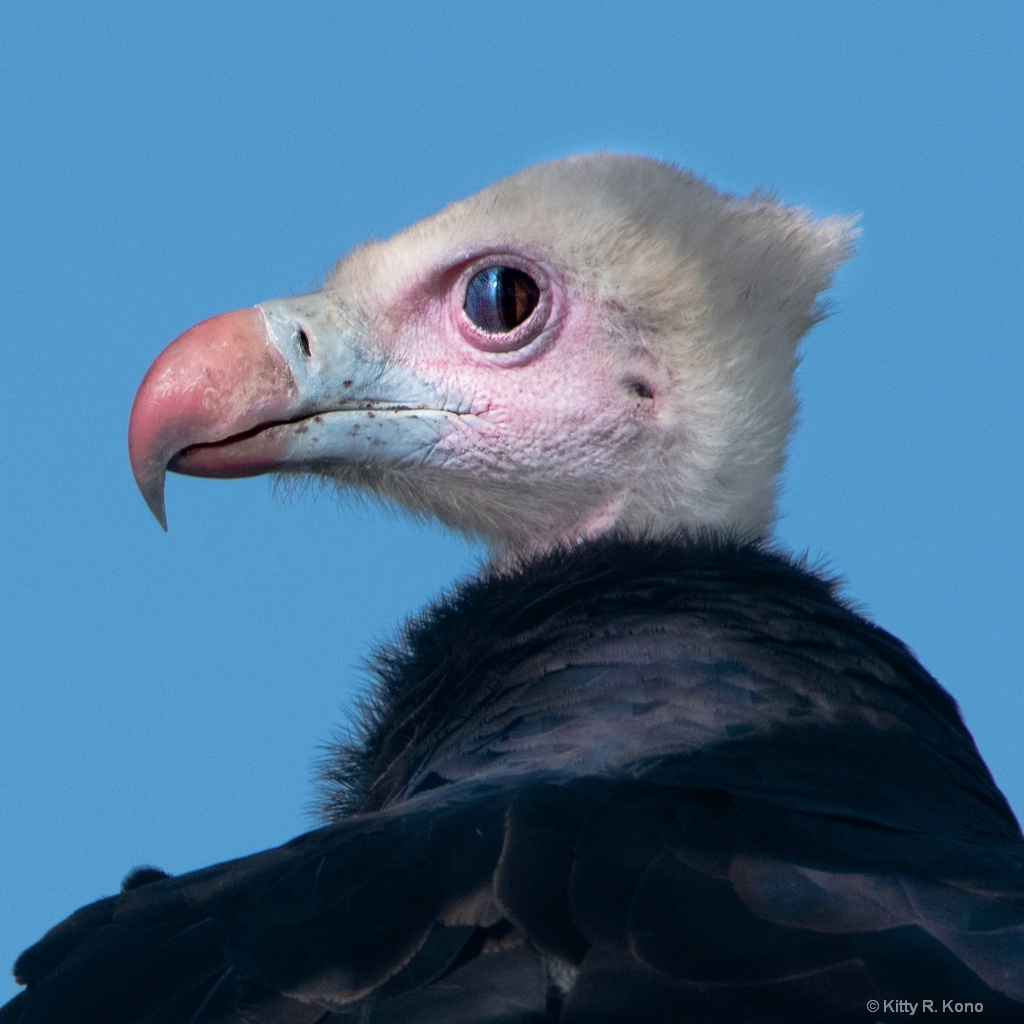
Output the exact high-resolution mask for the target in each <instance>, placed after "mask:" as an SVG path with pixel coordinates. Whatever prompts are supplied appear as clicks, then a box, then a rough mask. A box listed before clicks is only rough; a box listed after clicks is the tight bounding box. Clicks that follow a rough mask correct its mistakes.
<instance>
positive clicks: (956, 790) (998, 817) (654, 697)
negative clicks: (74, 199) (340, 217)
mask: <svg viewBox="0 0 1024 1024" xmlns="http://www.w3.org/2000/svg"><path fill="white" fill-rule="evenodd" d="M854 234H855V228H854V225H853V223H852V222H851V221H850V220H848V219H844V218H840V217H832V218H826V219H818V218H815V217H814V216H812V215H811V214H809V213H808V212H807V211H805V210H802V209H799V208H794V207H791V206H787V205H784V204H782V203H781V202H779V201H778V200H776V199H775V198H773V197H772V196H770V195H768V194H765V193H761V192H757V193H754V194H753V195H751V196H748V197H739V196H733V195H728V194H725V193H722V192H719V191H717V190H716V189H714V188H713V187H711V186H710V185H708V184H707V183H706V182H705V181H703V180H702V179H700V178H698V177H696V176H694V175H692V174H690V173H686V172H683V171H680V170H678V169H676V168H674V167H671V166H668V165H666V164H663V163H659V162H656V161H653V160H649V159H645V158H640V157H634V156H625V155H609V154H593V155H588V156H581V157H575V158H570V159H563V160H557V161H554V162H550V163H546V164H542V165H539V166H536V167H533V168H530V169H527V170H525V171H523V172H521V173H519V174H517V175H515V176H513V177H511V178H508V179H506V180H504V181H501V182H499V183H497V184H495V185H492V186H491V187H489V188H487V189H485V190H484V191H483V192H481V193H480V194H478V195H476V196H473V197H471V198H469V199H465V200H463V201H461V202H457V203H455V204H453V205H452V206H450V207H448V208H447V209H445V210H443V211H442V212H441V213H439V214H437V215H436V216H433V217H431V218H429V219H427V220H425V221H423V222H422V223H420V224H417V225H415V226H414V227H412V228H409V229H407V230H406V231H404V232H402V233H400V234H398V235H397V236H395V237H394V238H392V239H391V240H389V241H385V242H372V243H369V244H366V245H364V246H362V247H360V248H357V249H355V250H354V251H353V252H351V253H350V254H349V255H347V256H346V257H345V258H343V259H342V260H341V262H340V263H339V264H338V266H337V268H336V269H335V270H334V272H333V273H332V274H331V275H330V277H329V279H328V281H327V283H326V284H325V286H324V287H323V288H322V290H320V291H317V292H314V293H312V294H308V295H300V296H298V297H295V298H290V299H280V300H274V301H270V302H264V303H261V304H260V305H258V306H256V307H255V308H252V309H248V310H243V311H236V312H231V313H226V314H224V315H222V316H218V317H215V318H213V319H211V320H207V321H205V322H203V323H201V324H199V325H198V326H196V327H193V328H192V329H191V330H189V331H187V332H186V333H185V334H183V335H182V336H181V337H180V338H178V340H176V341H175V342H173V343H172V344H171V345H170V347H169V348H167V349H166V350H165V351H164V352H163V353H162V354H161V355H160V356H159V357H158V358H157V360H156V362H155V363H154V364H153V366H152V368H151V369H150V370H149V372H148V374H147V375H146V377H145V379H144V381H143V383H142V385H141V388H140V390H139V393H138V396H137V398H136V401H135V405H134V408H133V410H132V416H131V425H130V430H129V447H130V455H131V461H132V465H133V468H134V471H135V475H136V479H137V480H138V483H139V486H140V488H141V490H142V493H143V495H144V496H145V499H146V501H147V502H148V503H149V506H150V508H151V509H152V511H153V512H154V513H155V514H156V516H157V518H158V519H159V520H160V521H161V522H164V521H165V520H164V497H163V494H164V478H165V475H166V472H167V471H168V470H171V471H173V472H177V473H187V474H193V475H196V476H208V477H241V476H248V475H254V474H262V473H275V474H282V475H284V476H286V477H287V476H290V475H296V474H298V475H306V476H312V477H313V478H317V479H322V480H324V481H326V482H328V483H330V484H333V485H336V486H337V487H339V488H341V489H343V490H346V491H348V490H350V489H353V488H354V489H357V490H359V491H363V492H368V493H370V494H372V495H375V496H377V497H379V498H381V499H382V500H384V501H385V502H388V503H393V504H397V505H399V506H401V507H402V508H404V509H406V510H408V511H410V512H411V513H412V514H414V515H419V516H430V517H434V518H436V519H438V520H440V521H441V522H443V523H445V524H447V525H448V526H450V527H452V528H453V529H455V530H459V531H462V532H463V533H465V534H467V535H471V536H473V537H477V538H483V539H484V540H485V541H486V543H487V544H488V547H489V551H490V558H489V561H488V563H487V565H486V567H485V568H484V569H483V571H482V572H481V573H480V575H479V576H478V577H477V578H474V579H472V580H469V581H468V582H465V583H464V584H463V585H461V587H459V588H458V589H457V590H456V591H455V592H454V593H453V594H451V595H449V596H448V597H446V598H444V599H442V600H440V601H439V602H438V603H436V604H434V605H433V606H432V607H430V608H428V609H427V610H426V611H424V612H423V613H422V614H421V615H420V616H419V617H417V618H416V619H415V620H413V621H412V622H411V623H409V624H408V625H407V627H406V629H405V632H404V634H403V635H402V639H401V641H400V642H397V643H395V644H393V645H392V646H389V647H387V648H385V649H384V650H383V651H381V652H380V653H379V654H378V656H377V660H376V662H375V671H376V677H377V678H376V681H375V689H374V691H373V692H372V694H371V695H370V696H369V697H368V698H367V700H366V702H365V707H364V709H363V712H362V719H361V724H360V725H359V727H358V730H357V733H356V734H355V738H354V739H353V741H352V742H350V743H347V744H341V745H339V746H338V747H337V749H335V750H334V751H333V753H332V756H331V758H330V761H329V763H328V765H327V767H326V769H325V771H324V779H323V791H324V800H323V806H324V823H323V824H322V826H321V827H319V828H317V829H315V830H314V831H311V832H309V833H307V834H305V835H301V836H299V837H298V838H297V839H294V840H292V841H291V842H288V843H286V844H285V845H283V846H280V847H278V848H276V849H271V850H267V851H264V852H261V853H256V854H254V855H252V856H248V857H243V858H241V859H239V860H233V861H229V862H227V863H224V864H217V865H214V866H213V867H208V868H204V869H201V870H196V871H192V872H189V873H187V874H183V875H179V876H169V875H167V874H165V873H164V872H163V871H160V870H159V869H156V868H150V867H143V868H137V869H135V870H134V871H132V872H130V873H129V875H128V876H127V877H126V878H125V880H124V882H123V883H122V886H121V891H120V893H119V894H117V895H113V896H108V897H106V898H104V899H100V900H99V901H97V902H95V903H92V904H90V905H88V906H86V907H83V908H82V909H80V910H79V911H77V912H76V913H74V914H72V915H71V916H70V917H69V918H67V920H65V921H64V922H63V923H61V924H58V925H57V926H56V927H54V928H53V929H52V930H51V931H50V932H49V933H47V934H46V935H45V936H44V937H43V938H42V939H41V940H40V941H39V942H38V943H37V944H36V945H34V946H32V947H31V948H30V949H28V950H27V951H26V952H25V953H24V954H22V956H21V957H20V959H19V960H18V962H17V964H16V967H15V973H16V976H17V978H18V979H19V981H20V982H21V983H23V984H24V985H25V986H26V987H25V989H24V991H22V992H21V993H20V994H19V995H17V996H16V997H15V998H14V999H13V1000H12V1001H11V1002H9V1003H8V1004H7V1005H6V1006H5V1007H4V1008H3V1009H2V1010H0V1024H55V1022H59V1024H220V1022H225V1024H227V1022H233V1024H242V1022H247V1024H356V1022H359V1024H428V1022H449V1021H450V1022H466V1024H483V1022H488V1024H498V1022H501V1024H525V1022H555V1021H557V1022H560V1024H623V1022H627V1024H628V1022H631V1021H637V1022H644V1024H658V1022H665V1024H668V1022H672V1024H676V1022H680V1024H681V1022H708V1024H711V1022H721V1024H753V1022H764V1024H783V1022H785V1024H792V1022H800V1021H804V1022H815V1024H824V1022H835V1024H842V1022H849V1024H870V1022H873V1021H895V1020H897V1019H902V1017H904V1016H908V1015H914V1014H916V1013H921V1014H922V1015H924V1014H929V1013H931V1014H941V1015H942V1017H943V1019H950V1018H951V1017H953V1016H956V1017H957V1018H958V1019H959V1017H960V1015H962V1014H965V1013H969V1014H979V1015H981V1016H983V1019H985V1020H987V1021H1024V839H1022V835H1021V831H1020V828H1019V826H1018V824H1017V821H1016V819H1015V818H1014V815H1013V812H1012V811H1011V809H1010V807H1009V805H1008V804H1007V802H1006V800H1005V798H1004V797H1003V795H1002V794H1001V793H1000V791H999V789H998V788H997V787H996V785H995V783H994V781H993V779H992V776H991V775H990V773H989V771H988V769H987V767H986V766H985V763H984V762H983V760H982V758H981V756H980V755H979V753H978V750H977V748H976V746H975V744H974V741H973V739H972V738H971V736H970V734H969V732H968V731H967V729H966V727H965V725H964V723H963V721H962V719H961V716H960V713H959V710H958V708H957V706H956V704H955V702H954V701H953V699H952V698H951V697H950V695H949V694H948V693H947V692H946V691H945V690H943V689H942V688H941V686H940V685H939V684H938V683H937V682H936V681H935V680H934V679H933V678H932V677H931V676H930V675H929V674H928V673H927V671H926V670H925V669H924V668H923V667H922V666H921V665H920V664H919V663H918V661H917V660H916V659H915V658H914V656H913V655H912V654H911V653H910V651H909V650H908V649H907V647H906V646H904V645H903V644H902V643H901V642H900V641H899V640H897V639H895V638H894V637H893V636H891V635H890V634H888V633H886V632H885V631H884V630H882V629H880V628H879V627H877V626H875V625H874V624H872V623H871V622H869V621H867V620H866V619H865V618H864V617H863V616H862V615H861V614H859V613H858V612H857V611H856V610H855V609H854V608H853V607H851V605H850V604H849V603H847V602H846V601H845V600H844V599H843V598H842V597H841V596H840V595H839V593H838V591H837V584H836V582H835V581H834V580H832V579H829V578H826V577H825V576H823V575H822V574H820V573H819V572H816V571H814V570H812V569H810V568H808V567H807V565H805V564H804V563H803V562H801V561H799V560H797V559H794V558H793V557H791V556H790V555H788V554H787V553H785V552H783V551H781V550H780V549H779V548H778V547H777V546H775V545H773V544H772V542H771V539H770V535H771V530H772V525H773V519H774V515H775V504H776V491H777V487H778V477H779V472H780V469H781V466H782V461H783V457H784V454H785V447H786V443H787V437H788V435H789V433H790V430H791V426H792V422H793V416H794V409H795V397H794V391H793V373H794V368H795V365H796V361H797V346H798V343H799V341H800V339H801V337H802V336H803V335H804V334H805V333H806V332H807V331H808V329H809V328H810V327H812V326H813V325H814V324H815V322H816V321H818V320H820V319H821V317H822V316H823V313H824V309H823V306H822V304H821V298H820V296H821V294H822V293H823V291H824V290H825V289H826V288H827V287H828V285H829V282H830V279H831V277H832V275H833V273H834V271H835V270H836V268H837V267H838V265H839V264H840V263H841V262H842V261H843V260H844V258H845V257H846V256H847V255H849V253H850V249H851V245H852V241H853V236H854Z"/></svg>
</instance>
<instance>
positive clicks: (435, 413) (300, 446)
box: [128, 292, 456, 529]
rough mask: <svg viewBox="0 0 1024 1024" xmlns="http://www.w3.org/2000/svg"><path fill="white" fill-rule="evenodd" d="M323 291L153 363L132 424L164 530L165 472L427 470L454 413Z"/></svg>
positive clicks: (223, 328) (208, 325)
mask: <svg viewBox="0 0 1024 1024" xmlns="http://www.w3.org/2000/svg"><path fill="white" fill-rule="evenodd" d="M341 320H342V316H341V314H340V312H339V307H338V305H337V303H336V301H334V300H332V299H329V298H328V297H327V296H326V295H325V294H324V293H323V292H314V293H313V294H310V295H301V296H298V297H296V298H292V299H279V300H275V301H273V302H266V303H263V304H261V305H259V306H255V307H254V308H252V309H243V310H236V311H234V312H231V313H224V314H222V315H221V316H216V317H213V318H212V319H210V320H205V321H203V322H202V323H200V324H197V325H196V326H195V327H193V328H191V329H190V330H188V331H186V332H185V333H184V334H182V335H181V336H180V337H179V338H177V339H176V340H175V341H173V342H171V344H170V345H169V346H168V347H167V348H166V349H165V350H164V351H163V352H162V353H161V354H160V355H159V356H158V357H157V360H156V362H154V363H153V365H152V366H151V367H150V369H149V372H148V373H147V374H146V376H145V378H144V379H143V381H142V384H141V386H140V387H139V392H138V394H137V395H136V397H135V404H134V405H133V406H132V414H131V421H130V423H129V427H128V451H129V455H130V458H131V463H132V469H133V471H134V473H135V480H136V482H137V483H138V485H139V489H140V490H141V491H142V495H143V497H144V498H145V499H146V503H147V504H148V505H149V507H150V509H151V511H152V512H153V515H155V516H156V518H157V520H158V521H159V523H160V525H161V526H163V527H164V529H166V528H167V519H166V514H165V510H164V478H165V476H166V473H167V470H169V469H170V470H173V471H174V472H176V473H185V474H188V475H190V476H210V477H242V476H257V475H259V474H261V473H268V472H272V471H275V470H289V469H295V470H299V469H306V470H317V469H324V470H326V469H330V468H331V467H337V466H338V465H357V466H366V467H380V468H383V467H386V466H403V465H409V464H417V463H418V464H422V463H424V462H427V461H429V457H430V455H431V452H432V450H433V448H434V446H435V445H436V444H437V441H438V440H439V439H440V437H441V436H443V432H444V430H445V426H446V423H447V420H448V418H449V417H450V416H451V415H453V414H454V412H455V411H456V410H454V409H451V408H447V409H446V408H445V406H446V405H449V404H450V402H451V401H452V399H451V396H450V395H448V396H447V397H446V396H443V395H442V394H441V393H440V392H439V391H438V389H437V388H436V387H435V386H433V385H432V384H430V382H429V381H426V380H423V379H422V378H420V377H419V376H417V375H416V374H414V373H412V372H411V371H410V370H408V369H406V368H404V367H401V366H396V365H392V364H390V363H389V362H388V361H387V360H386V359H385V358H384V356H383V354H382V353H381V352H380V351H377V350H376V346H374V345H372V344H371V343H370V342H369V341H368V339H367V336H366V332H365V331H363V330H361V329H360V328H358V327H355V326H352V325H351V324H347V325H343V324H342V323H341V322H340V321H341Z"/></svg>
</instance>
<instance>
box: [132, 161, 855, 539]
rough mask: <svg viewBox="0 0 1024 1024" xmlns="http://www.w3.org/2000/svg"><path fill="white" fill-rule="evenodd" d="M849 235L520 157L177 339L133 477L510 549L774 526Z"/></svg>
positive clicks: (764, 205)
mask: <svg viewBox="0 0 1024 1024" xmlns="http://www.w3.org/2000/svg"><path fill="white" fill-rule="evenodd" d="M852 235H853V227H852V223H851V221H849V220H847V219H842V218H837V217H833V218H828V219H824V220H816V219H814V218H813V217H812V216H811V215H810V214H808V213H807V212H806V211H804V210H801V209H797V208H793V207H788V206H784V205H782V204H780V203H779V202H777V201H775V200H774V199H772V198H771V197H770V196H767V195H763V194H760V193H755V194H754V195H752V196H750V197H747V198H741V197H737V196H731V195H726V194H723V193H720V192H718V191H716V190H715V189H713V188H712V187H711V186H709V185H708V184H706V183H705V182H704V181H702V180H700V179H699V178H697V177H695V176H694V175H692V174H689V173H686V172H684V171H680V170H677V169H676V168H673V167H670V166H667V165H665V164H662V163H658V162H656V161H653V160H648V159H643V158H639V157H633V156H614V155H609V154H593V155H590V156H582V157H575V158H569V159H564V160H557V161H554V162H551V163H546V164H541V165H539V166H536V167H532V168H529V169H528V170H525V171H523V172H521V173H520V174H517V175H514V176H513V177H510V178H507V179H505V180H504V181H501V182H498V183H497V184H495V185H492V186H491V187H489V188H487V189H485V190H484V191H483V192H480V193H479V194H477V195H475V196H472V197H470V198H468V199H464V200H462V201H461V202H457V203H454V204H453V205H451V206H449V207H448V208H447V209H445V210H443V211H442V212H441V213H438V214H437V215H435V216H433V217H430V218H428V219H427V220H424V221H422V222H421V223H419V224H417V225H415V226H413V227H411V228H409V229H408V230H406V231H403V232H401V233H400V234H398V235H396V236H395V237H394V238H392V239H390V240H389V241H385V242H373V243H370V244H367V245H364V246H362V247H360V248H358V249H356V250H354V251H353V252H351V253H350V254H349V255H348V256H346V257H345V258H344V259H342V260H341V262H340V263H339V264H338V266H337V268H336V269H335V270H334V272H333V273H332V274H331V276H330V278H329V280H328V281H327V283H326V285H325V286H324V288H323V289H322V290H321V291H317V292H313V293H312V294H308V295H300V296H297V297H295V298H289V299H277V300H274V301H271V302H264V303H261V304H260V305H258V306H256V307H254V308H252V309H248V310H239V311H236V312H232V313H226V314H224V315H222V316H218V317H215V318H213V319H211V320H207V321H205V322H204V323H201V324H199V325H198V326H196V327H194V328H192V329H191V330H190V331H187V332H186V333H185V334H183V335H182V336H181V337H180V338H178V339H177V340H176V341H175V342H173V343H172V344H171V345H170V347H168V348H167V349H166V350H165V351H164V352H163V353H162V354H161V355H160V356H159V358H158V359H157V361H156V362H155V363H154V365H153V367H152V368H151V369H150V371H149V373H148V374H147V376H146V378H145V380H144V382H143V384H142V387H141V388H140V391H139V394H138V397H137V399H136V402H135V406H134V409H133V410H132V418H131V427H130V436H129V446H130V451H131V458H132V464H133V467H134V470H135V474H136V478H137V480H138V482H139V485H140V487H141V489H142V492H143V494H144V495H145V497H146V500H147V502H148V503H149V506H150V508H151V509H152V510H153V512H154V513H155V514H156V516H157V518H158V519H160V521H161V522H164V498H163V492H164V477H165V474H166V471H167V470H168V469H171V470H173V471H175V472H179V473H188V474H192V475H196V476H215V477H235V476H248V475H253V474H258V473H265V472H271V471H272V472H276V473H281V474H285V475H288V474H313V475H315V476H318V477H321V478H323V479H325V480H327V481H329V482H332V483H335V484H337V485H338V486H339V487H341V488H352V487H354V488H359V489H361V490H369V491H371V492H373V493H374V494H376V495H379V496H381V497H382V498H384V499H386V500H390V501H393V502H396V503H398V504H399V505H401V506H403V507H405V508H406V509H408V510H410V511H411V512H413V513H414V514H419V515H428V516H433V517H436V518H437V519H439V520H441V521H442V522H444V523H445V524H447V525H448V526H450V527H453V528H455V529H457V530H460V531H462V532H464V533H467V534H470V535H474V536H477V537H482V538H484V539H485V540H486V541H487V542H488V543H489V544H490V545H491V547H492V549H493V550H494V551H495V552H496V553H498V554H502V555H506V556H508V555H511V556H522V555H528V554H529V553H530V552H532V551H536V550H541V549H544V548H547V547H550V546H553V545H555V544H558V543H565V542H572V541H574V540H576V539H579V538H584V537H588V536H592V535H595V534H598V533H601V532H604V531H607V530H611V529H619V530H623V531H626V532H643V533H646V534H649V535H653V536H658V535H660V534H664V533H669V532H672V531H675V530H678V529H680V528H696V527H700V528H702V529H714V530H718V529H722V530H729V531H731V532H733V533H734V534H735V535H737V536H740V537H757V536H763V535H765V534H767V533H768V531H769V530H770V529H771V526H772V522H773V518H774V508H775V499H776V486H777V483H776V482H777V477H778V473H779V470H780V468H781V465H782V460H783V457H784V453H785V446H786V441H787V437H788V434H789V431H790V429H791V425H792V421H793V414H794V409H795V399H794V395H793V385H792V378H793V371H794V368H795V366H796V361H797V357H796V348H797V343H798V342H799V340H800V338H801V337H802V336H803V334H804V333H805V332H806V331H807V330H808V328H809V327H811V326H812V325H813V324H814V323H815V322H816V321H817V320H818V319H820V318H821V316H822V309H821V306H820V304H819V301H818V296H819V294H820V293H821V292H822V290H823V289H824V288H826V287H827V285H828V283H829V280H830V278H831V276H832V273H833V271H834V270H835V269H836V267H837V266H838V264H839V263H840V262H841V261H842V260H843V259H844V258H845V257H846V255H847V254H848V253H849V250H850V244H851V239H852Z"/></svg>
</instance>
